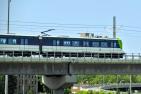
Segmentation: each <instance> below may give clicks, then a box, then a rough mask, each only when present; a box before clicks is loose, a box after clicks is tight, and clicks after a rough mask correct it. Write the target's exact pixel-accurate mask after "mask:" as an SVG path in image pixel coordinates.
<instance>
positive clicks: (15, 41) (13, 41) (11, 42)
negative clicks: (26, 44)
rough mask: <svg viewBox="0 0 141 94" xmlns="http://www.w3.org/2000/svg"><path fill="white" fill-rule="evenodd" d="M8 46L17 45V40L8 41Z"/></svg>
mask: <svg viewBox="0 0 141 94" xmlns="http://www.w3.org/2000/svg"><path fill="white" fill-rule="evenodd" d="M8 44H17V40H16V39H8Z"/></svg>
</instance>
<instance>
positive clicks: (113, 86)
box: [75, 83, 141, 89]
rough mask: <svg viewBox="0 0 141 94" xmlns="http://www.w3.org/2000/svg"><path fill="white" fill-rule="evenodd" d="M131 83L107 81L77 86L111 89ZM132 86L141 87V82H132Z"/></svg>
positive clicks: (127, 85)
mask: <svg viewBox="0 0 141 94" xmlns="http://www.w3.org/2000/svg"><path fill="white" fill-rule="evenodd" d="M129 85H130V83H107V84H106V83H105V84H95V85H89V84H88V85H87V84H85V85H84V84H76V85H75V86H79V87H80V86H81V87H84V88H94V87H100V88H103V89H110V88H123V87H129ZM132 87H141V83H132Z"/></svg>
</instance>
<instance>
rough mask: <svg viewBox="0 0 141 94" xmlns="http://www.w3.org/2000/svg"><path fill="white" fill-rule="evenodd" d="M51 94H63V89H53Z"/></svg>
mask: <svg viewBox="0 0 141 94" xmlns="http://www.w3.org/2000/svg"><path fill="white" fill-rule="evenodd" d="M53 94H64V89H63V88H59V89H55V90H53Z"/></svg>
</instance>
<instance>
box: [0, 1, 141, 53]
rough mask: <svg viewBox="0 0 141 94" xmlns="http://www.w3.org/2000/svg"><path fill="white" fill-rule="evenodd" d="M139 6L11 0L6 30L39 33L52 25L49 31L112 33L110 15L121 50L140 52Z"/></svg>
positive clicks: (1, 28)
mask: <svg viewBox="0 0 141 94" xmlns="http://www.w3.org/2000/svg"><path fill="white" fill-rule="evenodd" d="M7 1H8V0H0V33H5V32H6V23H7V22H6V21H7ZM140 10H141V1H140V0H11V12H10V24H11V25H10V32H12V33H16V34H24V35H27V34H28V35H39V34H40V32H41V31H45V30H47V29H50V28H54V29H56V30H55V31H52V32H49V34H50V35H69V36H77V35H78V34H77V33H79V32H91V33H94V34H95V35H98V34H102V35H108V36H112V27H111V25H112V17H113V16H116V18H117V25H118V26H117V36H119V37H120V38H121V39H122V40H123V47H124V50H125V52H127V53H132V52H133V53H140V52H141V44H140V40H141V21H140V19H141V13H140ZM35 22H36V23H35ZM55 23H56V24H55ZM60 24H61V25H60ZM62 24H63V25H62ZM66 24H77V25H66ZM78 24H81V25H78ZM86 25H87V26H86ZM88 25H93V26H88Z"/></svg>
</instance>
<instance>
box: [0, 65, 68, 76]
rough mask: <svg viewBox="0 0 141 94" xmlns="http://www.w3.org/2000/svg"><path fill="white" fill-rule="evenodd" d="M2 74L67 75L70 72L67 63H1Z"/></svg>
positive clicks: (0, 72) (0, 70) (0, 71)
mask: <svg viewBox="0 0 141 94" xmlns="http://www.w3.org/2000/svg"><path fill="white" fill-rule="evenodd" d="M0 74H7V75H15V74H16V75H18V74H20V75H23V74H30V75H66V74H68V64H67V63H39V62H37V63H30V62H28V63H19V62H16V63H15V62H7V63H0Z"/></svg>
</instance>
